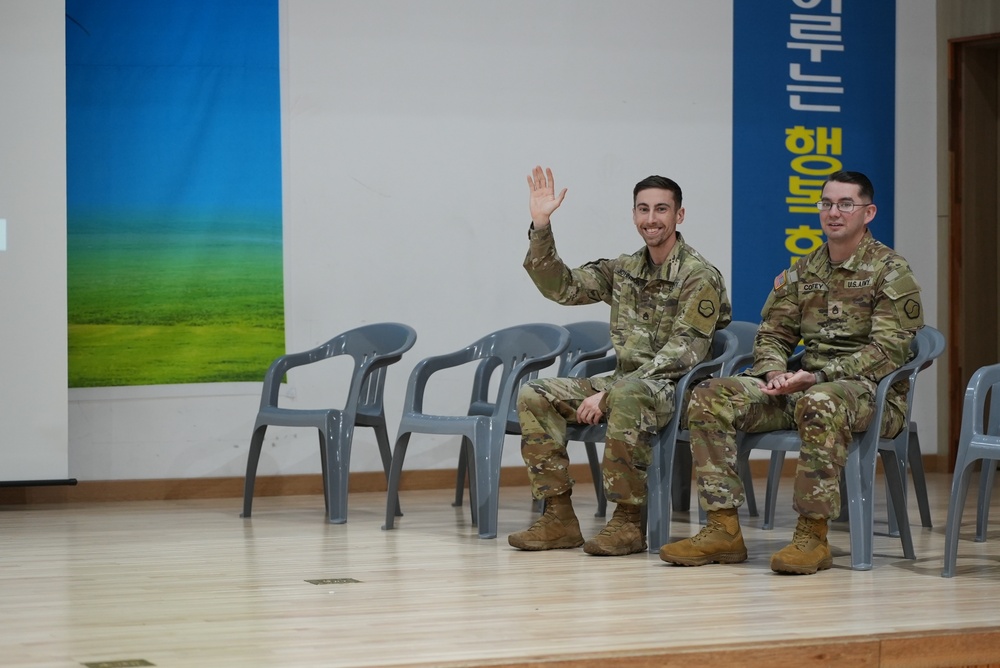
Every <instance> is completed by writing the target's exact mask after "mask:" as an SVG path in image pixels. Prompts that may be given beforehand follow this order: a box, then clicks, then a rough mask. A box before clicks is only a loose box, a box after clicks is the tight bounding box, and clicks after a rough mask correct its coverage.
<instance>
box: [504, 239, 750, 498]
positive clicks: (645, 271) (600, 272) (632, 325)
mask: <svg viewBox="0 0 1000 668" xmlns="http://www.w3.org/2000/svg"><path fill="white" fill-rule="evenodd" d="M529 239H530V246H529V249H528V254H527V257H526V258H525V261H524V267H525V269H527V271H528V274H529V275H530V276H531V279H532V280H533V281H534V283H535V285H536V286H537V287H538V289H539V291H540V292H541V293H542V294H543V295H544V296H545V297H547V298H549V299H551V300H553V301H556V302H558V303H560V304H592V303H595V302H601V301H603V302H606V303H608V304H610V305H611V339H612V342H613V344H614V348H615V354H616V355H617V368H616V369H615V372H614V374H613V375H611V376H606V377H595V378H589V379H588V378H545V379H539V380H535V381H531V382H529V383H527V384H526V385H525V386H524V387H523V388H522V389H521V392H520V393H519V395H518V400H517V409H518V417H519V419H520V423H521V434H522V437H521V454H522V456H523V457H524V461H525V463H526V464H527V465H528V474H529V477H530V479H531V485H532V492H533V494H534V495H535V497H536V498H543V497H549V496H556V495H559V494H562V493H564V492H566V491H568V490H569V489H570V488H571V487H572V486H573V480H572V479H571V478H570V476H569V470H568V468H567V467H568V465H569V457H568V456H567V454H566V423H567V422H568V421H569V422H575V421H576V410H577V408H578V407H579V406H580V404H581V403H582V402H583V400H584V399H586V398H587V397H589V396H592V395H594V394H596V393H598V392H602V391H607V394H606V395H605V397H604V404H603V405H602V406H601V408H602V410H603V411H604V414H605V416H606V417H607V421H608V428H607V437H606V441H605V455H604V467H603V469H604V471H603V478H604V487H605V490H606V496H607V498H608V499H609V500H610V501H614V502H618V503H626V504H633V505H641V504H642V503H644V502H645V498H646V467H647V466H648V465H649V462H650V446H651V441H652V439H653V437H654V435H655V434H656V432H657V431H658V430H659V429H660V428H662V427H663V426H664V425H665V424H666V423H667V422H668V421H669V420H670V417H671V416H672V415H673V411H674V380H676V379H677V378H680V377H681V376H683V375H684V374H685V373H686V372H687V371H688V370H689V369H691V367H693V366H694V365H695V364H697V363H699V362H701V361H702V360H703V359H705V357H706V356H707V355H708V354H709V352H710V350H711V343H712V336H713V334H714V332H715V329H716V327H717V326H718V327H725V326H726V325H728V324H729V322H730V320H731V318H732V308H731V306H730V303H729V297H728V296H727V294H726V287H725V282H724V281H723V278H722V275H721V274H720V273H719V271H718V270H717V269H716V268H715V267H714V266H712V265H711V264H710V263H709V262H707V261H706V260H705V259H704V258H703V257H702V256H701V255H699V254H698V253H697V251H695V250H694V249H693V248H691V247H690V246H688V245H687V244H685V243H684V241H683V239H682V238H681V235H680V234H679V233H678V234H677V243H676V245H675V246H674V248H673V250H672V251H671V253H670V255H669V256H668V257H667V259H666V261H665V262H664V263H663V264H662V265H661V266H660V267H658V268H657V267H656V266H655V265H653V264H652V263H651V262H650V261H649V255H648V252H647V250H646V249H645V247H644V248H642V249H641V250H639V251H637V252H635V253H633V254H632V255H622V256H620V257H618V258H617V259H615V260H596V261H594V262H590V263H588V264H585V265H583V266H582V267H579V268H577V269H570V268H569V267H567V266H566V265H565V264H564V263H563V261H562V260H561V259H560V258H559V255H558V254H557V253H556V247H555V240H554V238H553V235H552V229H551V227H549V226H546V227H544V228H542V229H539V230H536V229H531V231H530V232H529Z"/></svg>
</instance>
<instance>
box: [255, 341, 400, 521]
mask: <svg viewBox="0 0 1000 668" xmlns="http://www.w3.org/2000/svg"><path fill="white" fill-rule="evenodd" d="M416 340H417V333H416V332H415V331H414V330H413V328H412V327H410V326H408V325H403V324H400V323H395V322H383V323H376V324H371V325H365V326H363V327H358V328H357V329H352V330H350V331H347V332H344V333H343V334H340V335H338V336H335V337H334V338H332V339H330V340H329V341H327V342H326V343H324V344H323V345H321V346H318V347H316V348H313V349H312V350H307V351H305V352H299V353H290V354H287V355H282V356H281V357H279V358H278V359H276V360H275V361H274V362H272V363H271V366H270V368H268V370H267V374H266V375H265V376H264V386H263V390H262V392H261V397H260V409H259V410H258V411H257V419H256V421H255V422H254V427H253V435H252V437H251V438H250V454H249V457H248V459H247V474H246V480H245V483H244V489H243V515H242V516H243V517H250V507H251V505H252V504H253V488H254V482H255V480H256V477H257V463H258V461H259V459H260V451H261V448H262V447H263V444H264V432H265V431H267V428H268V427H269V426H280V427H315V428H316V429H318V430H319V452H320V461H321V463H322V468H323V499H324V502H325V504H326V511H327V517H328V520H329V522H331V523H332V524H343V523H344V522H346V521H347V486H348V477H349V473H350V461H351V443H352V441H353V438H354V428H355V427H356V426H359V427H371V428H372V429H374V430H375V438H376V441H377V442H378V447H379V454H380V455H381V456H382V466H383V468H384V470H385V474H386V478H388V476H389V464H390V462H391V461H392V454H391V452H390V450H389V434H388V431H387V430H386V423H385V410H384V408H383V405H382V395H383V392H384V389H385V373H386V367H388V366H389V365H390V364H394V363H396V362H398V361H399V360H400V358H402V356H403V353H405V352H406V351H408V350H409V349H410V348H412V347H413V344H414V342H415V341H416ZM337 355H350V356H351V357H352V358H353V359H354V371H353V373H352V374H351V384H350V388H349V390H348V394H347V399H346V403H345V405H344V408H343V409H336V408H329V409H292V408H282V407H280V406H278V390H279V389H280V387H281V380H282V378H284V376H285V374H286V373H287V372H288V371H289V370H291V369H294V368H295V367H298V366H303V365H306V364H312V363H314V362H319V361H321V360H325V359H329V358H331V357H335V356H337ZM331 468H332V469H333V471H332V472H331V471H330V469H331ZM397 511H398V508H397Z"/></svg>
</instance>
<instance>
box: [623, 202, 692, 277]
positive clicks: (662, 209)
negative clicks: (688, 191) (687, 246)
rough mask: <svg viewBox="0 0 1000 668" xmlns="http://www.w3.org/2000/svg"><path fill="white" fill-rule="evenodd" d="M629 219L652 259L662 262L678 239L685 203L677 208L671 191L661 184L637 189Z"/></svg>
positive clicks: (658, 262)
mask: <svg viewBox="0 0 1000 668" xmlns="http://www.w3.org/2000/svg"><path fill="white" fill-rule="evenodd" d="M632 222H634V223H635V228H636V229H637V230H639V236H641V237H642V239H643V241H645V242H646V247H647V248H648V249H649V256H650V257H651V258H652V259H653V262H656V263H657V264H661V263H662V262H663V261H664V260H665V259H666V258H667V255H669V254H670V251H671V250H672V249H673V247H674V242H675V241H676V240H677V235H676V234H675V233H676V231H677V226H678V225H680V224H681V223H683V222H684V207H680V208H678V206H677V204H676V203H675V202H674V194H673V193H672V192H670V191H669V190H663V189H661V188H647V189H645V190H640V191H639V192H638V193H636V196H635V206H634V207H633V208H632Z"/></svg>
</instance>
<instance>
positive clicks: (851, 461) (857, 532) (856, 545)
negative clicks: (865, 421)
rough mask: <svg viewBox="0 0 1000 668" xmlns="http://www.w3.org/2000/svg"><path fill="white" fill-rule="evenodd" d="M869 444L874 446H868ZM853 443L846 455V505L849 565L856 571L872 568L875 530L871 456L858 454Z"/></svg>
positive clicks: (873, 473) (844, 473)
mask: <svg viewBox="0 0 1000 668" xmlns="http://www.w3.org/2000/svg"><path fill="white" fill-rule="evenodd" d="M869 447H875V446H874V445H871V446H869ZM860 450H861V446H859V445H857V444H855V445H854V446H852V447H851V448H850V450H849V451H848V454H847V466H846V467H845V469H844V472H843V473H842V476H843V475H846V486H847V500H848V507H849V508H850V511H849V515H850V535H851V568H852V569H854V570H856V571H870V570H871V569H872V555H873V550H872V539H873V536H874V530H875V523H874V522H875V519H874V500H873V498H872V492H873V487H874V482H875V455H874V453H861V452H859V451H860Z"/></svg>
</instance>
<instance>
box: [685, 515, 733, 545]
mask: <svg viewBox="0 0 1000 668" xmlns="http://www.w3.org/2000/svg"><path fill="white" fill-rule="evenodd" d="M717 533H723V534H726V535H727V536H728V535H729V532H728V531H726V527H725V525H723V524H722V522H720V521H718V520H709V521H708V524H706V525H705V526H703V527H702V528H701V531H699V532H698V533H696V534H695V535H693V536H691V542H692V543H694V544H695V545H698V544H699V543H701V542H703V541H706V540H709V539H711V538H712V537H713V536H714V535H715V534H717Z"/></svg>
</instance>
